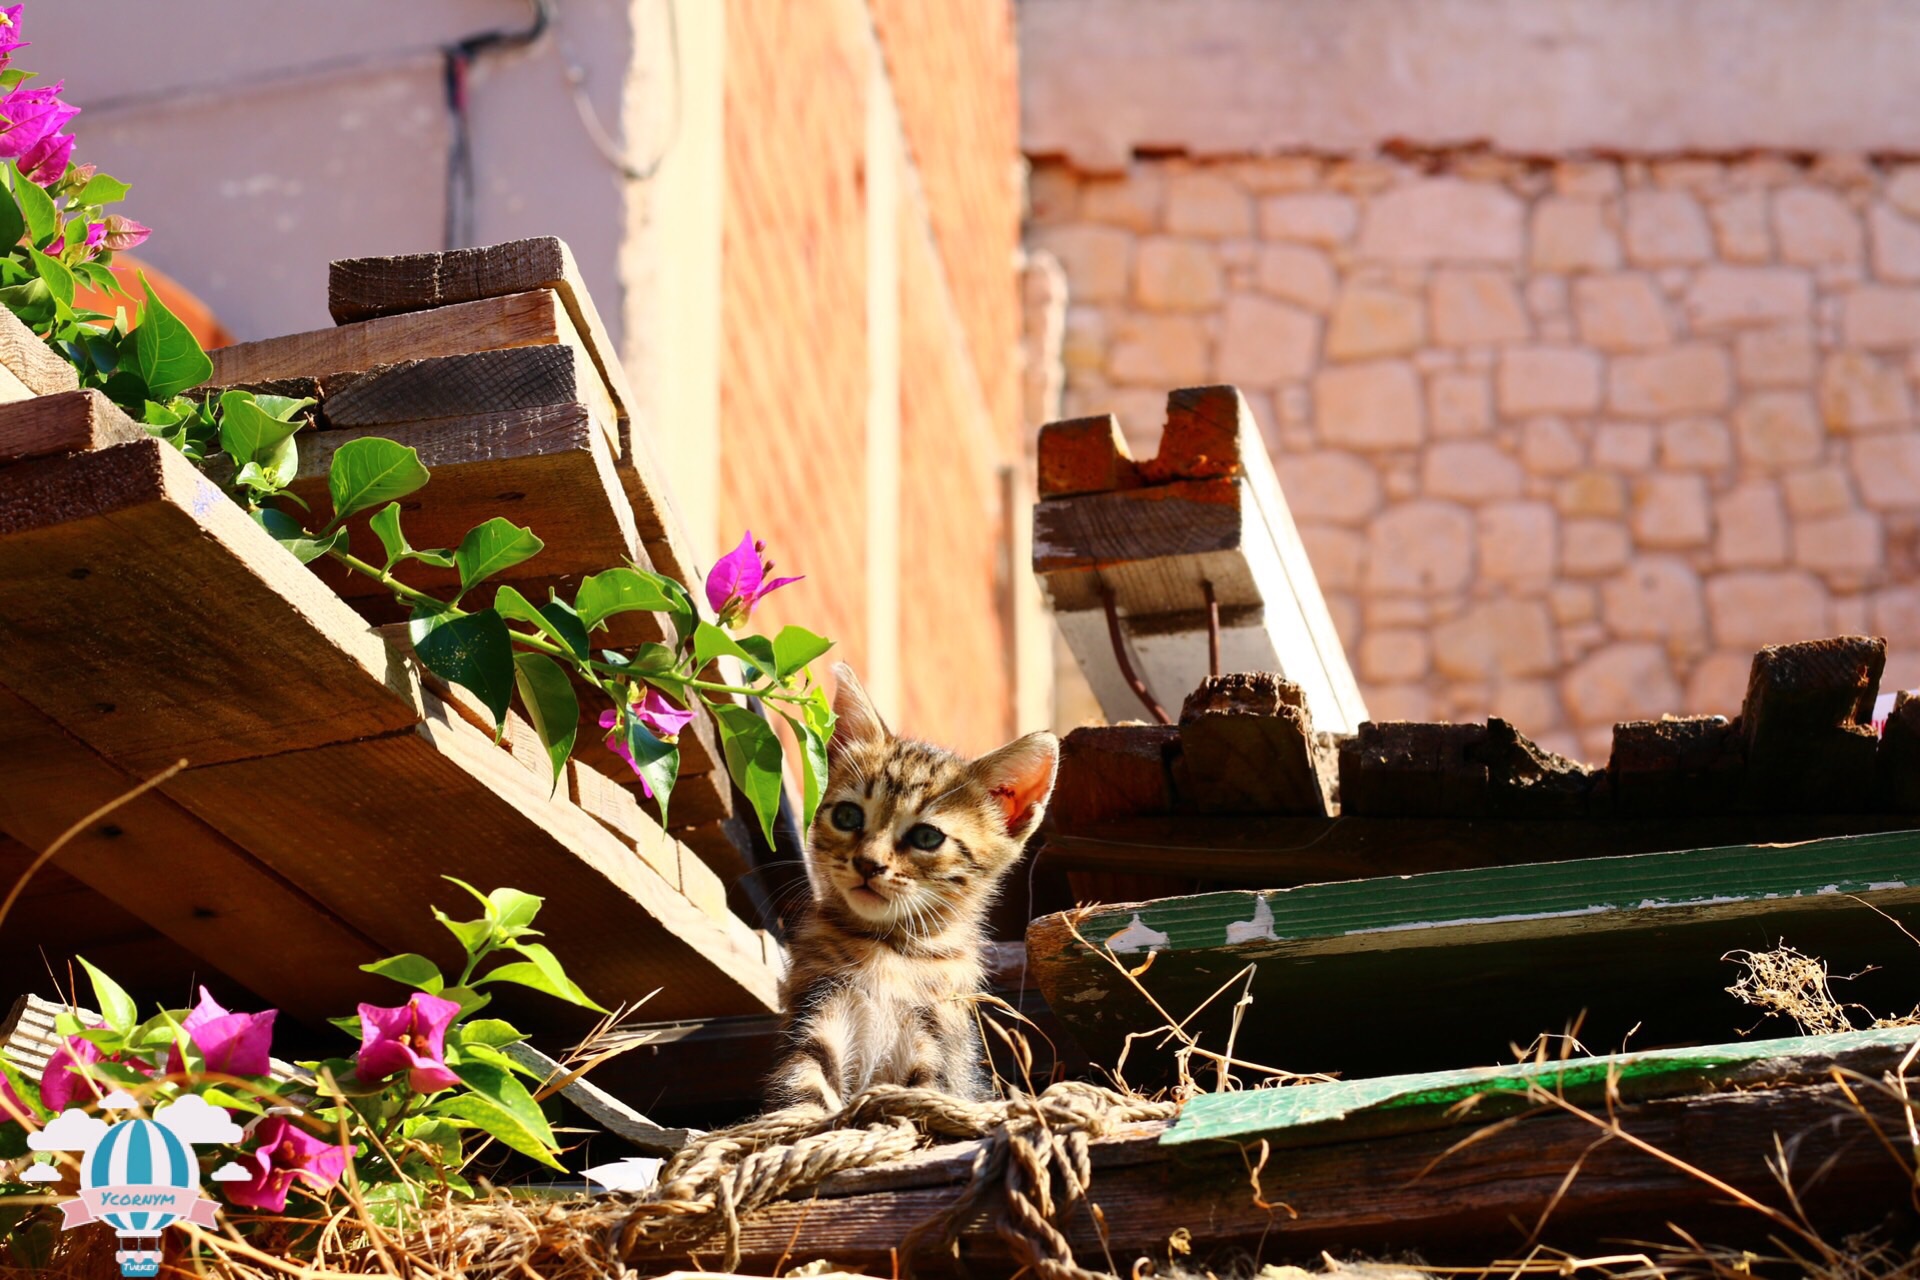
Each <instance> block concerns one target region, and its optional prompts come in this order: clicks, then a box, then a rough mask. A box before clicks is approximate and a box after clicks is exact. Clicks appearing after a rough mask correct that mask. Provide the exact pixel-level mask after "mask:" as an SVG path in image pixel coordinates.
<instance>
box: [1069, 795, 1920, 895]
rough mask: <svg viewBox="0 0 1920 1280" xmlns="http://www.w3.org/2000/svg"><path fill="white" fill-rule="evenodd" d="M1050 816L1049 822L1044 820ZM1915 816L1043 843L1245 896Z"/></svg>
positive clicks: (1882, 825)
mask: <svg viewBox="0 0 1920 1280" xmlns="http://www.w3.org/2000/svg"><path fill="white" fill-rule="evenodd" d="M1049 816H1051V814H1050V815H1049ZM1915 827H1920V821H1917V820H1916V819H1915V818H1914V816H1913V814H1912V813H1905V814H1901V813H1866V814H1858V813H1856V814H1778V815H1767V816H1761V815H1753V814H1726V815H1707V816H1700V817H1683V818H1639V817H1633V818H1628V817H1621V818H1594V819H1587V820H1582V821H1577V822H1574V821H1567V820H1565V819H1554V818H1356V817H1339V818H1293V817H1285V816H1279V815H1270V814H1262V815H1259V816H1252V815H1234V814H1142V815H1140V816H1137V817H1132V818H1125V819H1117V820H1109V821H1092V822H1085V823H1076V824H1074V825H1071V826H1066V825H1062V826H1060V827H1056V828H1054V829H1051V830H1049V831H1048V832H1047V834H1046V836H1045V844H1044V845H1043V846H1042V850H1041V858H1042V861H1043V862H1044V863H1045V864H1046V865H1047V866H1051V867H1057V868H1062V869H1072V870H1087V869H1094V868H1108V869H1111V870H1114V871H1129V872H1177V873H1180V874H1182V875H1185V876H1188V877H1200V878H1203V879H1208V880H1217V881H1223V882H1225V883H1227V884H1232V885H1244V886H1246V887H1249V888H1262V889H1272V888H1280V887H1284V886H1288V885H1297V884H1312V883H1317V882H1321V881H1329V880H1365V879H1370V878H1372V877H1374V876H1400V875H1419V874H1421V873H1424V872H1428V871H1449V870H1466V869H1468V868H1472V867H1493V866H1509V865H1513V864H1516V863H1522V862H1567V861H1574V860H1576V859H1580V858H1605V857H1620V856H1625V855H1628V854H1639V853H1664V852H1668V851H1670V850H1674V849H1706V848H1715V847H1718V846H1721V845H1730V844H1793V843H1798V842H1801V841H1806V840H1818V839H1825V838H1829V837H1833V836H1847V835H1867V834H1872V833H1875V832H1881V831H1907V830H1912V829H1914V828H1915Z"/></svg>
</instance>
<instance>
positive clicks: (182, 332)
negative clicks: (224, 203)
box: [26, 183, 350, 447]
mask: <svg viewBox="0 0 1920 1280" xmlns="http://www.w3.org/2000/svg"><path fill="white" fill-rule="evenodd" d="M26 185H27V186H32V185H33V184H32V183H27V184H26ZM140 287H141V288H142V289H145V290H146V293H147V301H146V305H145V306H143V307H141V308H140V323H139V324H138V325H137V326H136V327H135V328H134V331H133V367H134V368H135V369H137V370H139V373H140V376H141V378H143V379H144V380H145V381H146V384H147V395H148V397H149V398H150V399H154V400H168V399H171V398H172V397H174V396H175V395H178V394H179V393H180V392H182V391H185V390H186V389H187V388H188V387H197V386H199V385H200V384H201V383H203V382H205V381H206V380H207V379H208V378H209V377H210V376H212V374H213V361H211V360H209V359H207V353H206V352H204V351H202V350H201V349H200V340H199V339H198V338H196V337H194V336H193V331H192V330H191V329H189V328H187V326H186V325H184V324H182V323H180V318H179V317H178V316H176V315H174V314H173V312H171V311H169V310H167V304H166V303H164V302H162V301H160V299H159V297H158V296H157V295H155V293H154V292H153V286H152V285H150V284H148V283H147V277H146V275H145V273H144V272H143V273H142V274H141V276H140ZM349 447H350V446H349Z"/></svg>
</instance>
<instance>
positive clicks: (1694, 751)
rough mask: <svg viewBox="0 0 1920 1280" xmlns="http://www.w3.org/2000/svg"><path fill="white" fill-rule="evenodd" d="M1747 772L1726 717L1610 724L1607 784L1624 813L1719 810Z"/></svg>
mask: <svg viewBox="0 0 1920 1280" xmlns="http://www.w3.org/2000/svg"><path fill="white" fill-rule="evenodd" d="M1745 769H1746V753H1745V749H1744V744H1743V742H1742V739H1741V737H1740V735H1738V734H1737V733H1735V732H1734V729H1733V726H1732V725H1731V724H1729V723H1728V722H1727V718H1726V717H1725V716H1685V717H1677V718H1676V717H1671V716H1669V717H1665V718H1663V719H1659V720H1634V721H1629V722H1627V723H1625V724H1616V725H1615V726H1613V754H1612V756H1611V757H1610V758H1609V760H1608V761H1607V782H1608V784H1609V786H1608V789H1609V792H1610V794H1611V797H1612V801H1613V805H1614V807H1615V808H1616V809H1617V810H1618V811H1619V812H1621V813H1623V814H1632V815H1636V816H1637V815H1655V814H1673V815H1690V814H1699V813H1713V812H1720V811H1724V810H1726V809H1729V808H1732V807H1733V805H1734V804H1735V803H1736V802H1737V801H1738V799H1739V793H1740V783H1741V781H1742V778H1743V776H1744V773H1745Z"/></svg>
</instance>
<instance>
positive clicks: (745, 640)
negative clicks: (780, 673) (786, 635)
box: [739, 636, 773, 680]
mask: <svg viewBox="0 0 1920 1280" xmlns="http://www.w3.org/2000/svg"><path fill="white" fill-rule="evenodd" d="M739 644H740V647H741V648H742V649H745V650H746V651H747V652H748V653H750V654H752V655H753V663H752V665H750V666H749V667H748V668H747V676H748V678H749V679H752V680H758V679H759V678H760V677H761V676H763V675H771V674H772V673H773V641H771V640H769V639H767V638H766V637H765V636H741V637H740V639H739Z"/></svg>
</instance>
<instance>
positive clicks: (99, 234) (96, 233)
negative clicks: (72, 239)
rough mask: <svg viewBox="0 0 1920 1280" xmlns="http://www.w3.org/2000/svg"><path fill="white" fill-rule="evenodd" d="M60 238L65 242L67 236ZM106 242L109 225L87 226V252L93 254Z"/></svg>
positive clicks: (96, 224)
mask: <svg viewBox="0 0 1920 1280" xmlns="http://www.w3.org/2000/svg"><path fill="white" fill-rule="evenodd" d="M60 238H61V239H62V240H65V239H66V236H64V235H63V236H61V237H60ZM106 242H107V224H106V223H104V222H89V223H88V224H87V252H88V253H89V254H91V253H92V252H93V251H94V250H95V249H98V248H99V247H100V246H101V245H103V244H105V243H106Z"/></svg>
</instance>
